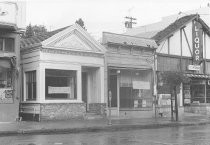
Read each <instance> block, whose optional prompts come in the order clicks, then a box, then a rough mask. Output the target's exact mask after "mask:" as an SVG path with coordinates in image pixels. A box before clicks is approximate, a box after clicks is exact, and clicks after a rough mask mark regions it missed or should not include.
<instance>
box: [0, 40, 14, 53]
mask: <svg viewBox="0 0 210 145" xmlns="http://www.w3.org/2000/svg"><path fill="white" fill-rule="evenodd" d="M0 39H2V40H3V41H2V50H1V49H0V51H3V52H6V53H14V52H15V38H12V37H0ZM7 39H11V40H13V48H12V51H8V50H6V40H7Z"/></svg>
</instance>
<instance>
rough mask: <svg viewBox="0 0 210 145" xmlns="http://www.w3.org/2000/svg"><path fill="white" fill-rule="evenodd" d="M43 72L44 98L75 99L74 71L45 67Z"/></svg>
mask: <svg viewBox="0 0 210 145" xmlns="http://www.w3.org/2000/svg"><path fill="white" fill-rule="evenodd" d="M45 73H46V74H45V95H46V100H63V99H68V100H72V99H77V94H76V86H77V85H76V83H77V81H76V71H74V70H56V69H46V71H45Z"/></svg>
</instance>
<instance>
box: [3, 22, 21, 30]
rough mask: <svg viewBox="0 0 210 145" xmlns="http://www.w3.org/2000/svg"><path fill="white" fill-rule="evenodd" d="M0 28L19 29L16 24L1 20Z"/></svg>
mask: <svg viewBox="0 0 210 145" xmlns="http://www.w3.org/2000/svg"><path fill="white" fill-rule="evenodd" d="M0 29H4V30H10V31H16V30H17V26H16V24H11V23H5V22H0Z"/></svg>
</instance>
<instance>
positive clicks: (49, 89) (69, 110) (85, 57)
mask: <svg viewBox="0 0 210 145" xmlns="http://www.w3.org/2000/svg"><path fill="white" fill-rule="evenodd" d="M104 53H105V49H104V48H103V46H102V45H100V43H98V42H97V41H95V40H94V39H93V38H92V37H91V36H90V35H89V34H88V33H87V31H85V30H84V29H83V28H81V27H80V26H79V25H77V24H74V25H71V26H69V27H65V28H62V29H59V30H56V31H52V32H48V33H46V34H42V35H38V36H34V37H32V38H28V39H23V40H22V42H21V68H22V80H23V82H22V84H23V85H22V86H23V88H22V90H23V92H22V101H21V106H20V109H21V110H20V115H21V116H22V117H23V119H28V118H29V117H30V118H31V117H35V119H38V120H62V119H70V118H82V117H84V115H85V114H86V112H95V113H97V114H103V113H104V111H105V102H106V98H105V91H104V90H105V88H104V87H105V81H106V80H105V77H104V76H105V74H104V69H105V68H104V63H105V61H104V57H105V55H104Z"/></svg>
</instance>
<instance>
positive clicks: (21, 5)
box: [0, 1, 26, 28]
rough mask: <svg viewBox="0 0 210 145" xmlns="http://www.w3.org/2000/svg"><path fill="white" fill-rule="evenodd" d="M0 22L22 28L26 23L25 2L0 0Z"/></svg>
mask: <svg viewBox="0 0 210 145" xmlns="http://www.w3.org/2000/svg"><path fill="white" fill-rule="evenodd" d="M0 22H1V23H4V24H13V25H17V27H18V28H24V27H25V23H26V2H25V1H18V2H15V1H2V2H1V1H0Z"/></svg>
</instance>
